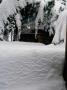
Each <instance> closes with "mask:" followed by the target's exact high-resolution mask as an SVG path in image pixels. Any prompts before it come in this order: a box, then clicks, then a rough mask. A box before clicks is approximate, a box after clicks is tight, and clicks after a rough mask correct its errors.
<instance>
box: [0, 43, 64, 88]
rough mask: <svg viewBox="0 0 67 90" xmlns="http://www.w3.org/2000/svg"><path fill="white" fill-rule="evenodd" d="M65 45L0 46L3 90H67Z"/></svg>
mask: <svg viewBox="0 0 67 90" xmlns="http://www.w3.org/2000/svg"><path fill="white" fill-rule="evenodd" d="M64 53H65V47H64V44H60V45H57V46H54V45H48V46H45V45H44V44H40V43H39V44H38V43H25V42H22V43H19V42H15V43H9V42H0V90H65V85H64V81H63V78H62V69H63V63H64V56H65V55H64Z"/></svg>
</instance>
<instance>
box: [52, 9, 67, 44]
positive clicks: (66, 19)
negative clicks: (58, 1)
mask: <svg viewBox="0 0 67 90" xmlns="http://www.w3.org/2000/svg"><path fill="white" fill-rule="evenodd" d="M66 30H67V9H66V10H64V11H63V12H62V13H61V14H60V15H59V18H58V20H57V22H56V25H55V36H54V38H53V42H52V43H54V44H58V43H60V42H61V41H64V42H65V43H66Z"/></svg>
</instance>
